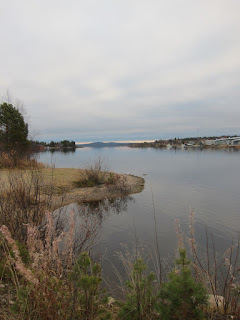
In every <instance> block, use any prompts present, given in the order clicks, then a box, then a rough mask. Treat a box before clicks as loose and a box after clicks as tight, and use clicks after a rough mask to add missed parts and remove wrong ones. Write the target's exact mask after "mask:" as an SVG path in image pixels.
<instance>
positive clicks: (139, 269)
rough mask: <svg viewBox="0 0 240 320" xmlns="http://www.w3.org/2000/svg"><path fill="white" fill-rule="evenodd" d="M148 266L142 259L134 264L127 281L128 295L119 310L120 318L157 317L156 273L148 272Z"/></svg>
mask: <svg viewBox="0 0 240 320" xmlns="http://www.w3.org/2000/svg"><path fill="white" fill-rule="evenodd" d="M146 269H147V266H146V265H145V263H144V262H143V260H142V259H140V258H139V259H137V261H136V262H135V264H134V265H133V270H132V274H131V276H130V280H129V281H127V282H126V289H127V297H126V302H125V303H124V304H123V305H122V307H121V309H120V312H119V319H129V320H130V319H136V320H144V319H155V315H154V307H155V303H156V295H155V294H154V290H153V281H154V280H155V274H154V273H153V272H150V273H148V274H147V273H146Z"/></svg>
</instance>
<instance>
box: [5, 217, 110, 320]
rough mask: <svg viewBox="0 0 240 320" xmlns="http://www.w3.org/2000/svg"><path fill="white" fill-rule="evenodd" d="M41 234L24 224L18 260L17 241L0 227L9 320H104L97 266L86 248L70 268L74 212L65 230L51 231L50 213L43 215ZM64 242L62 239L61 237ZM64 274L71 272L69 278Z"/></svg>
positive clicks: (34, 228)
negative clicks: (12, 289) (25, 253)
mask: <svg viewBox="0 0 240 320" xmlns="http://www.w3.org/2000/svg"><path fill="white" fill-rule="evenodd" d="M46 219H47V223H46V230H45V235H44V238H43V239H42V237H41V235H40V233H39V231H38V229H37V228H36V227H34V226H30V225H28V226H27V231H28V232H27V249H28V253H29V258H28V259H25V260H24V259H23V256H22V254H21V252H20V251H19V246H18V245H17V242H16V241H15V240H14V239H13V238H12V236H11V234H10V232H9V230H8V228H7V227H6V226H2V227H1V228H0V235H1V241H2V249H3V258H4V261H5V266H4V268H7V269H8V270H9V276H10V281H11V282H12V284H13V286H14V287H15V295H14V297H13V298H12V306H11V309H10V310H8V312H9V317H10V318H11V319H34V320H35V319H44V320H45V319H47V320H48V319H49V320H50V319H56V320H58V319H59V320H60V319H84V320H91V319H109V315H108V313H107V311H106V309H105V308H104V307H101V305H103V304H104V299H103V297H102V294H100V293H101V290H100V284H101V281H102V278H101V268H100V266H99V265H98V264H93V263H92V261H91V259H90V258H89V256H88V254H87V253H86V252H84V253H82V254H81V256H80V259H79V261H78V262H77V263H76V265H75V267H73V266H74V253H73V241H74V216H73V214H72V222H71V224H70V227H69V230H68V231H66V232H64V233H62V234H60V235H56V234H55V233H54V223H53V219H52V215H51V213H47V215H46ZM63 240H64V241H63ZM69 274H70V275H71V276H69Z"/></svg>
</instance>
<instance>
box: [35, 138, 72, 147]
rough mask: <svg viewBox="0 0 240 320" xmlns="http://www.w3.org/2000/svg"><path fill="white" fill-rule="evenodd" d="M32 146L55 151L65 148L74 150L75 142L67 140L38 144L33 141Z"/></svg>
mask: <svg viewBox="0 0 240 320" xmlns="http://www.w3.org/2000/svg"><path fill="white" fill-rule="evenodd" d="M33 144H34V145H35V146H36V147H42V148H55V149H66V148H75V147H76V144H75V141H69V140H62V141H60V142H58V141H57V142H56V141H51V142H49V143H48V142H43V141H41V142H39V141H34V142H33Z"/></svg>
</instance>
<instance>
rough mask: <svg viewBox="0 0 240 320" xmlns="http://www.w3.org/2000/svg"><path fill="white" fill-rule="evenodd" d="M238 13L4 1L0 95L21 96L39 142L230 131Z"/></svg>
mask: <svg viewBox="0 0 240 320" xmlns="http://www.w3.org/2000/svg"><path fill="white" fill-rule="evenodd" d="M239 11H240V2H239V1H236V0H228V1H227V0H212V1H207V0H202V1H199V2H196V1H192V0H183V1H178V0H170V1H163V0H158V1H157V0H150V1H146V0H138V1H136V0H130V1H129V0H128V1H126V0H121V1H118V0H116V1H111V0H103V1H97V0H89V1H82V0H80V1H79V0H78V1H74V0H72V1H66V0H58V1H56V0H51V1H46V0H42V1H32V0H31V1H30V0H23V1H21V2H19V1H17V0H8V1H6V0H4V1H2V3H1V11H0V40H1V60H0V70H1V73H0V88H1V92H0V93H1V94H4V92H5V91H6V90H7V89H10V90H11V92H12V93H13V94H14V95H15V96H17V97H19V98H20V99H22V100H24V102H25V106H26V109H27V112H28V113H29V114H30V116H31V126H32V128H33V129H34V130H35V131H38V132H39V137H38V138H39V139H62V138H69V139H75V140H78V141H80V140H84V139H87V140H89V139H88V137H89V138H91V137H92V139H94V140H95V138H98V140H114V139H128V138H129V139H132V138H137V139H138V138H140V139H147V138H161V137H166V136H172V135H180V136H181V135H182V136H184V135H188V134H191V135H195V134H196V133H197V132H199V133H201V134H214V133H219V132H221V130H222V131H224V132H229V133H238V134H240V128H239V123H240V108H239V98H240V90H239V89H240V88H239V87H240V78H239V73H240V34H239V32H238V30H239V29H240V20H239V14H238V13H239ZM236 131H237V132H236ZM224 132H223V133H224Z"/></svg>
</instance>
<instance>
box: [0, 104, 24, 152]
mask: <svg viewBox="0 0 240 320" xmlns="http://www.w3.org/2000/svg"><path fill="white" fill-rule="evenodd" d="M27 137H28V124H27V123H25V121H24V118H23V116H22V114H21V113H20V112H19V110H18V109H17V108H15V107H14V106H13V105H12V104H9V103H6V102H4V103H2V104H1V105H0V144H1V148H2V149H3V150H5V151H9V150H22V149H23V148H26V147H27V146H28V139H27Z"/></svg>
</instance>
